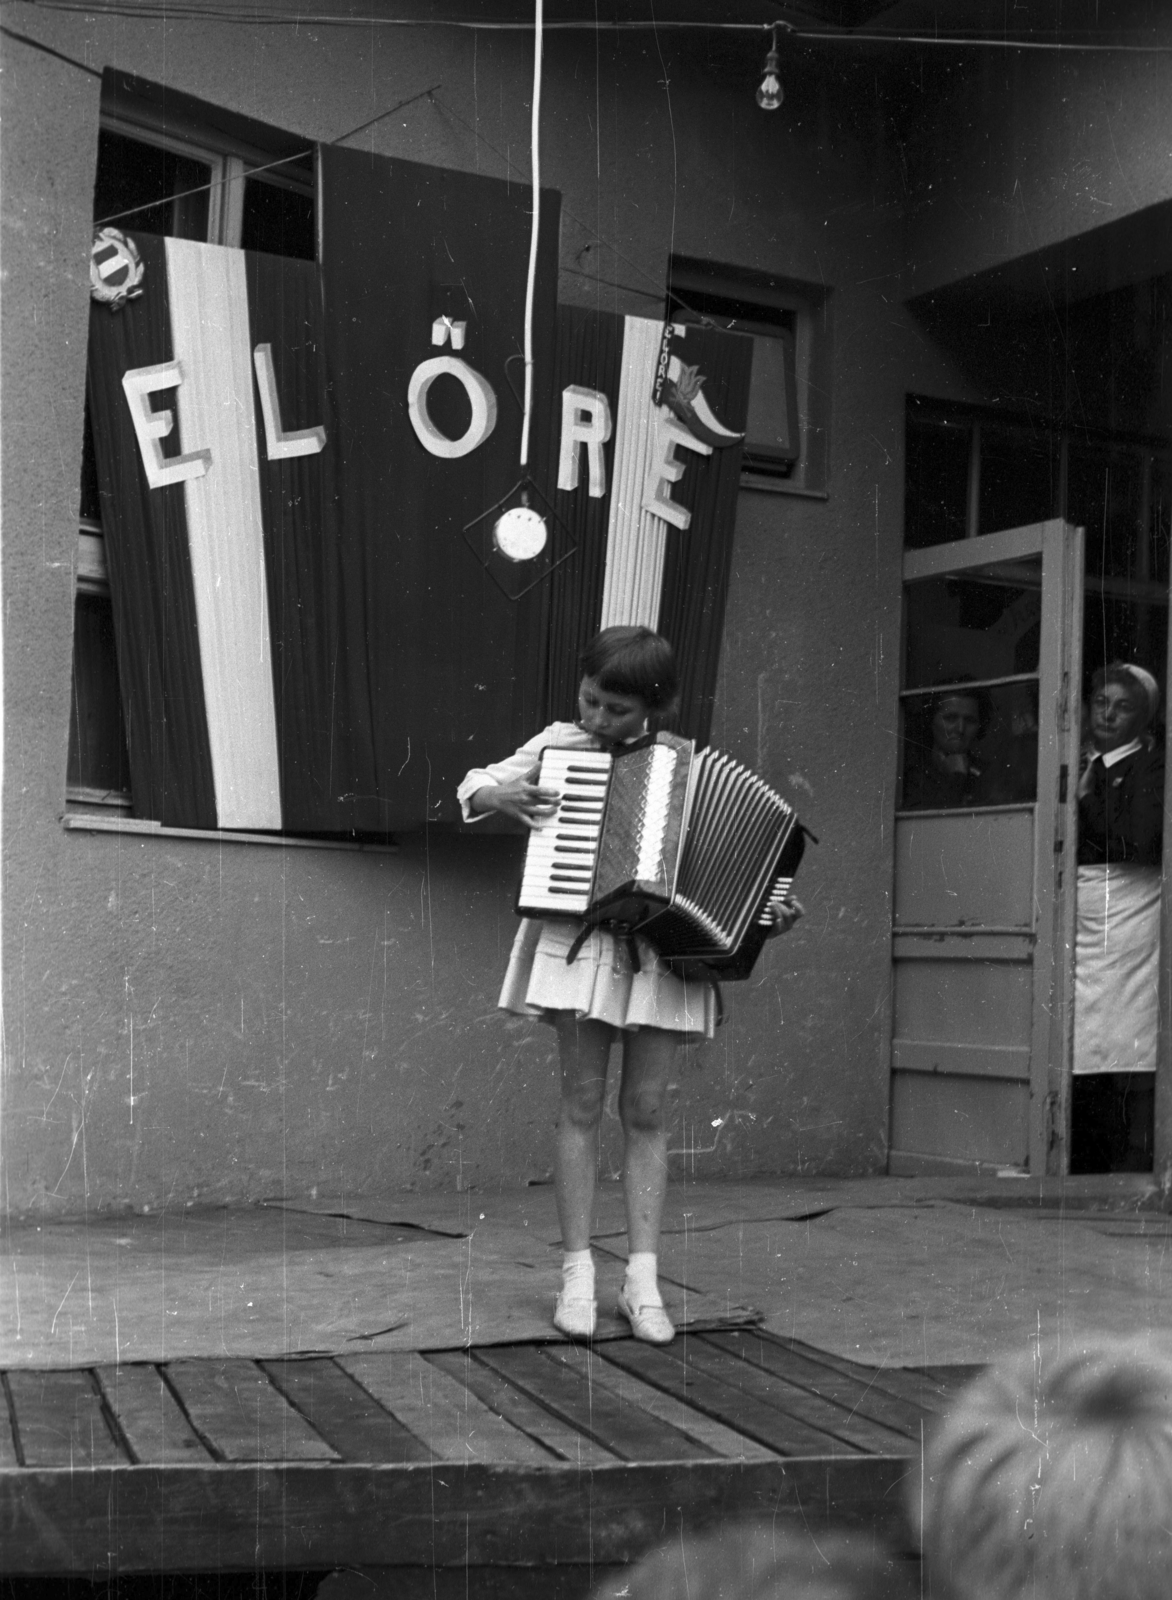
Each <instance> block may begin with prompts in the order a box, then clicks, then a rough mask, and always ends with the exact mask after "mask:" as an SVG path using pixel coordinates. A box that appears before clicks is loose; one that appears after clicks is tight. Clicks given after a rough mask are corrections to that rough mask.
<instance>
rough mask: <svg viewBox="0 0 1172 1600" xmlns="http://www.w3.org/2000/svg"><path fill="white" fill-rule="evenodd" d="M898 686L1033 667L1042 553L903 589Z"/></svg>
mask: <svg viewBox="0 0 1172 1600" xmlns="http://www.w3.org/2000/svg"><path fill="white" fill-rule="evenodd" d="M906 594H907V603H906V616H907V649H906V656H905V660H904V680H903V681H904V687H905V688H907V689H922V688H926V687H929V686H931V685H940V684H946V683H956V682H958V681H961V680H964V679H987V678H1007V677H1011V676H1012V675H1013V674H1015V673H1020V672H1036V671H1037V670H1038V650H1039V644H1040V639H1041V618H1042V567H1041V557H1040V556H1036V557H1035V556H1030V557H1028V558H1027V559H1026V560H1023V561H1005V562H1001V563H999V564H998V565H997V566H990V567H981V568H978V569H976V571H974V572H972V573H964V574H949V575H947V576H945V577H939V578H924V579H921V580H919V581H917V582H916V583H909V584H908V585H907V590H906Z"/></svg>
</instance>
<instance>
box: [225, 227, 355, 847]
mask: <svg viewBox="0 0 1172 1600" xmlns="http://www.w3.org/2000/svg"><path fill="white" fill-rule="evenodd" d="M245 264H246V271H247V278H248V319H249V326H250V329H251V342H252V345H253V346H254V347H255V346H256V345H258V344H267V345H268V346H269V347H270V349H271V351H272V358H271V359H272V371H273V379H274V383H275V386H276V394H277V400H278V404H279V415H280V421H281V424H282V427H283V429H284V431H286V432H288V433H297V432H300V431H303V430H306V429H310V428H313V427H315V426H318V425H322V426H324V428H325V433H326V441H325V447H324V450H322V451H320V452H316V453H314V454H307V455H290V456H287V457H281V456H276V457H272V458H271V457H270V456H269V455H268V452H267V450H266V449H264V448H262V449H261V450H260V451H259V452H258V455H259V479H260V495H261V505H262V508H263V514H264V547H265V575H266V578H267V587H268V602H269V627H270V633H271V637H272V652H273V695H274V702H275V713H276V727H277V743H278V750H279V754H280V769H281V809H282V814H283V823H284V827H285V829H286V830H287V831H289V832H291V833H350V832H352V831H354V830H355V829H356V828H358V827H360V826H361V823H360V820H359V816H358V808H357V805H356V800H355V791H356V788H357V783H356V772H357V770H358V763H357V762H356V760H355V751H356V749H361V748H362V747H363V744H364V743H365V741H366V739H367V737H368V730H367V729H366V728H365V727H364V726H362V725H361V723H359V725H357V726H356V725H355V719H354V718H353V717H352V716H351V714H350V710H349V702H348V697H347V694H346V688H347V685H348V683H349V681H350V674H349V670H348V665H347V663H348V659H349V656H348V652H349V641H348V639H347V637H346V630H345V628H344V627H343V625H342V601H341V566H340V562H339V554H338V542H339V541H338V524H337V518H336V515H335V508H334V505H333V501H332V499H331V497H330V494H329V469H328V456H329V452H331V451H334V450H336V449H337V448H338V442H337V437H336V430H335V428H334V424H333V418H332V417H331V416H330V415H329V413H328V397H327V393H326V363H325V351H324V349H323V345H322V303H321V279H320V276H319V272H318V268H317V265H316V263H315V262H311V261H295V260H292V259H290V258H287V257H283V256H269V255H253V254H249V255H246V257H245ZM254 401H255V408H256V428H257V433H258V436H259V437H260V438H261V439H262V441H263V440H264V438H265V426H266V424H265V418H264V415H263V408H262V405H261V396H260V390H259V388H254Z"/></svg>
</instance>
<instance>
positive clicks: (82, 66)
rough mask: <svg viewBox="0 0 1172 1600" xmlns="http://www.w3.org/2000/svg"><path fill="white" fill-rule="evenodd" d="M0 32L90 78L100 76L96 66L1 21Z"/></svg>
mask: <svg viewBox="0 0 1172 1600" xmlns="http://www.w3.org/2000/svg"><path fill="white" fill-rule="evenodd" d="M0 33H2V34H3V35H4V37H5V38H6V39H15V40H16V41H17V43H18V44H27V45H28V47H29V48H30V49H31V50H39V51H40V52H41V54H42V55H46V56H52V57H53V59H54V60H55V61H64V62H65V65H66V66H67V67H76V68H77V70H78V71H79V72H84V73H86V74H87V76H89V77H91V78H100V77H101V76H102V74H101V73H100V72H99V71H98V69H97V67H91V66H89V65H88V63H87V62H85V61H79V60H78V59H77V57H76V56H67V55H66V54H65V52H64V51H63V50H54V49H53V46H52V45H51V44H42V43H41V41H40V40H39V39H34V38H32V37H31V36H30V35H29V34H27V33H17V31H16V29H15V28H8V27H5V25H4V24H3V23H0Z"/></svg>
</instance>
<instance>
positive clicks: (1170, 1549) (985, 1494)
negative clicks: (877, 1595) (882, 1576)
mask: <svg viewBox="0 0 1172 1600" xmlns="http://www.w3.org/2000/svg"><path fill="white" fill-rule="evenodd" d="M919 1488H920V1486H919V1485H917V1489H919ZM912 1515H913V1519H914V1520H919V1522H920V1524H921V1528H920V1532H921V1542H922V1545H923V1552H924V1562H925V1567H926V1571H927V1578H928V1593H930V1594H931V1595H932V1597H933V1600H1019V1597H1021V1600H1027V1597H1028V1600H1167V1597H1168V1596H1169V1595H1170V1594H1172V1359H1170V1358H1169V1356H1168V1355H1167V1354H1166V1353H1156V1352H1153V1351H1152V1350H1151V1349H1149V1348H1146V1347H1141V1346H1140V1345H1138V1344H1132V1343H1125V1342H1122V1341H1118V1342H1112V1341H1100V1342H1097V1343H1096V1344H1095V1345H1093V1346H1092V1347H1090V1348H1087V1349H1083V1350H1077V1351H1070V1350H1066V1349H1063V1348H1060V1347H1059V1346H1058V1345H1057V1344H1042V1345H1040V1346H1039V1347H1037V1348H1033V1349H1031V1350H1030V1351H1028V1352H1026V1353H1025V1354H1023V1355H1021V1356H1019V1357H1016V1358H1011V1359H1007V1360H1004V1361H1000V1362H998V1363H997V1364H996V1365H995V1366H993V1367H991V1368H990V1369H989V1370H988V1371H987V1372H984V1373H983V1374H982V1375H981V1376H980V1377H979V1378H977V1379H975V1380H974V1382H972V1383H971V1384H970V1385H969V1386H968V1387H967V1388H966V1389H965V1390H963V1391H962V1393H961V1394H960V1395H958V1396H957V1398H956V1400H955V1402H954V1403H953V1405H952V1407H951V1409H950V1410H949V1412H948V1414H947V1415H946V1416H945V1418H944V1419H943V1421H942V1423H941V1425H940V1426H939V1428H938V1429H937V1431H936V1433H935V1435H934V1436H933V1437H932V1438H931V1439H930V1441H929V1444H928V1447H927V1450H926V1452H925V1456H924V1465H923V1483H922V1493H918V1494H917V1495H916V1496H915V1498H914V1503H913V1506H912Z"/></svg>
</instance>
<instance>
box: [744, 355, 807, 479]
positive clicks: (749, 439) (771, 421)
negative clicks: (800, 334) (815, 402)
mask: <svg viewBox="0 0 1172 1600" xmlns="http://www.w3.org/2000/svg"><path fill="white" fill-rule="evenodd" d="M745 454H746V456H750V457H755V456H757V455H760V454H765V455H766V456H768V457H770V458H772V459H773V460H775V461H777V462H778V464H779V465H781V464H784V463H787V462H788V463H793V462H794V461H796V460H797V458H798V416H797V386H796V383H795V381H794V342H793V335H792V334H790V333H788V332H786V331H784V330H781V331H779V332H778V334H777V336H776V337H775V338H770V337H769V336H767V335H764V334H754V336H753V372H752V377H751V378H750V380H749V417H748V422H747V425H746V431H745Z"/></svg>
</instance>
